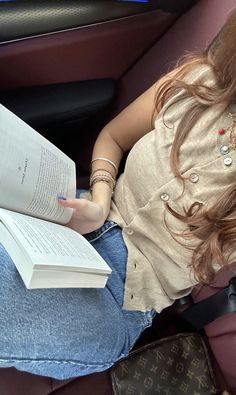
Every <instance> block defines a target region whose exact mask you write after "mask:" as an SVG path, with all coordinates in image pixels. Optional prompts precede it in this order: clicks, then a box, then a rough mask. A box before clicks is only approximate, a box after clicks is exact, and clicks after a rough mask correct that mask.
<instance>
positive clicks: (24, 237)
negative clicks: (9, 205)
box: [0, 209, 111, 274]
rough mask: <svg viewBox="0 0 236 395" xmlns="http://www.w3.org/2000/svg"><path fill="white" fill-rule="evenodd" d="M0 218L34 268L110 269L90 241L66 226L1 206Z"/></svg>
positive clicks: (97, 270) (97, 271) (98, 271)
mask: <svg viewBox="0 0 236 395" xmlns="http://www.w3.org/2000/svg"><path fill="white" fill-rule="evenodd" d="M0 220H1V221H2V222H3V223H4V225H5V226H6V228H7V229H8V231H9V232H10V234H11V235H12V236H13V237H14V239H15V241H16V242H17V243H18V245H20V246H21V248H22V250H24V253H25V254H27V256H28V257H29V258H30V260H31V261H32V264H33V266H34V268H35V269H40V268H42V269H43V270H47V268H48V269H52V268H54V269H56V270H66V271H69V270H76V271H83V272H93V273H101V274H102V273H104V274H108V273H110V272H111V269H110V268H109V266H108V265H107V263H106V262H105V261H104V259H103V258H102V257H101V256H100V255H99V254H98V253H97V251H96V250H95V249H94V248H93V247H92V246H91V244H90V243H89V242H88V241H87V240H86V239H85V238H84V237H83V236H81V235H80V234H79V233H77V232H75V231H74V230H72V229H70V228H67V227H65V226H62V225H59V224H55V223H52V222H48V221H44V220H41V219H38V218H34V217H29V216H27V215H23V214H19V213H16V212H12V211H8V210H5V209H0ZM0 242H1V234H0Z"/></svg>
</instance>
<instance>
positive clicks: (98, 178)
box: [90, 176, 115, 193]
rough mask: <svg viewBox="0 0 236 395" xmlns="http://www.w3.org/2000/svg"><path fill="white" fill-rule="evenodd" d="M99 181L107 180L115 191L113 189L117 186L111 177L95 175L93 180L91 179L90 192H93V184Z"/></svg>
mask: <svg viewBox="0 0 236 395" xmlns="http://www.w3.org/2000/svg"><path fill="white" fill-rule="evenodd" d="M97 182H105V183H106V184H107V185H108V186H109V187H110V188H111V191H112V193H113V190H114V186H115V185H114V184H113V183H112V182H111V179H109V178H105V177H102V176H98V177H94V178H93V180H92V181H90V192H92V190H93V186H94V184H96V183H97Z"/></svg>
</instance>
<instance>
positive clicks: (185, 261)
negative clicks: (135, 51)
mask: <svg viewBox="0 0 236 395" xmlns="http://www.w3.org/2000/svg"><path fill="white" fill-rule="evenodd" d="M235 30H236V11H234V12H233V13H232V14H231V16H230V17H229V19H228V20H227V22H226V24H225V26H224V27H223V29H222V30H221V32H220V34H219V35H218V36H217V37H216V39H215V40H214V42H213V43H212V44H211V46H210V48H209V49H208V50H207V51H206V53H203V54H199V55H195V56H192V57H190V58H188V59H186V60H185V62H184V63H183V64H182V65H181V66H178V67H177V68H176V69H175V70H173V71H172V72H170V73H169V74H167V75H166V76H165V77H163V78H162V79H161V80H159V81H158V82H157V83H156V84H154V86H152V87H151V88H150V89H149V90H148V91H146V92H145V93H144V94H143V95H141V96H140V97H139V98H138V99H137V100H135V101H134V102H133V103H132V104H131V105H130V106H128V107H127V108H126V109H125V110H124V111H122V113H121V114H119V115H118V116H117V117H116V118H115V119H114V120H113V121H112V122H110V123H109V124H108V125H107V126H106V127H105V128H104V129H103V130H102V132H101V133H100V135H99V137H98V139H97V141H96V144H95V147H94V150H93V156H92V162H91V167H92V173H91V200H87V199H85V198H82V196H81V197H80V199H74V200H60V204H62V205H64V206H68V207H72V208H73V209H74V212H73V217H72V220H71V221H70V223H69V224H68V226H70V227H71V228H73V229H75V230H77V231H78V232H80V233H82V234H85V235H86V237H87V239H88V240H89V241H90V242H91V243H92V245H93V246H94V248H96V249H97V251H98V252H99V253H100V254H101V255H102V256H103V258H104V259H105V260H106V261H107V262H108V264H109V265H110V266H111V268H112V274H111V276H110V278H109V280H108V282H107V286H106V288H104V289H46V290H31V291H27V290H26V289H25V287H24V285H23V283H22V281H21V279H20V278H19V275H18V273H17V272H16V269H15V266H14V264H13V263H12V261H11V259H10V258H9V257H8V255H7V253H6V252H5V250H4V249H3V248H2V249H1V266H0V268H1V269H0V270H1V289H0V294H1V295H0V297H1V307H0V309H1V311H0V314H1V315H0V316H1V320H0V323H1V324H0V325H1V327H0V331H1V332H0V333H1V357H0V366H2V367H7V366H8V367H9V366H15V367H16V368H18V369H20V370H26V371H28V372H32V373H36V374H41V375H45V376H51V377H54V378H58V379H65V378H70V377H74V376H79V375H85V374H89V373H92V372H96V371H101V370H105V369H107V368H108V367H110V366H111V365H112V364H113V363H114V362H115V361H117V360H118V359H119V358H121V357H123V356H125V355H127V354H128V352H129V350H130V349H131V348H132V346H133V345H134V343H135V341H136V339H137V338H138V337H139V335H140V334H141V333H142V331H143V330H144V329H145V328H146V327H147V326H150V325H151V322H152V319H153V317H154V315H155V314H156V312H160V311H161V310H162V309H163V308H165V307H167V306H169V305H170V304H172V303H173V302H174V300H175V299H177V298H179V297H181V296H183V295H186V294H188V293H189V292H190V291H191V288H192V286H193V285H194V284H196V282H198V281H199V280H200V281H211V280H212V278H213V276H214V272H215V270H218V268H219V266H220V265H223V264H227V263H229V262H231V261H232V260H233V259H234V258H235V257H234V250H233V244H234V242H235V240H236V232H235V231H236V216H235V204H236V203H235V202H236V182H235V175H236V170H235V169H236V167H235V164H236V152H235V135H236V134H235V133H236V127H235V124H236V118H235V116H234V113H235V112H236V103H235V98H236V68H235V64H236V45H235V39H234V37H235ZM131 148H132V149H131ZM129 149H131V151H130V153H129V156H128V159H127V162H126V167H125V171H124V174H122V175H121V176H120V177H119V179H118V181H117V183H116V186H115V179H116V175H117V171H118V167H119V163H120V160H121V158H122V155H123V153H124V152H125V151H127V150H129ZM113 191H114V194H113V196H112V193H113Z"/></svg>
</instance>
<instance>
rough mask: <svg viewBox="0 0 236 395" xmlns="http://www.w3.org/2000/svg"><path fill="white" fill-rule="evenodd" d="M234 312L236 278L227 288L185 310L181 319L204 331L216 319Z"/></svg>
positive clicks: (235, 304) (235, 307) (235, 308)
mask: <svg viewBox="0 0 236 395" xmlns="http://www.w3.org/2000/svg"><path fill="white" fill-rule="evenodd" d="M233 312H234V313H235V312H236V277H232V278H231V280H230V281H229V285H228V286H227V287H225V288H223V289H222V290H220V291H218V292H216V293H215V294H214V295H212V296H209V298H206V299H204V300H202V301H200V302H197V303H195V304H193V305H192V306H191V307H189V308H187V309H186V310H184V311H183V312H182V313H181V317H183V318H184V319H185V320H186V321H188V322H190V324H192V325H193V326H194V327H195V328H196V329H202V328H203V327H204V326H205V325H207V324H209V323H210V322H212V321H214V320H215V319H216V318H218V317H221V316H222V315H224V314H228V313H233Z"/></svg>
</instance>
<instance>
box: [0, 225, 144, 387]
mask: <svg viewBox="0 0 236 395" xmlns="http://www.w3.org/2000/svg"><path fill="white" fill-rule="evenodd" d="M111 225H112V224H110V225H109V226H107V228H106V229H105V232H103V234H100V235H98V233H99V232H98V233H96V234H95V236H96V235H98V236H97V238H96V237H95V239H96V240H94V241H92V244H93V245H94V247H95V248H96V249H97V250H98V252H99V253H100V254H101V255H102V256H103V257H104V259H105V260H106V261H107V262H108V264H110V265H111V266H112V268H113V271H112V274H111V276H110V278H109V280H108V283H107V286H106V287H105V288H104V289H44V290H27V289H26V288H25V286H24V284H23V282H22V280H21V278H20V276H19V275H18V272H17V270H16V268H15V265H14V264H13V262H12V260H11V259H10V258H9V256H8V255H7V253H6V251H5V250H4V248H3V247H0V278H1V286H0V298H1V304H0V340H1V355H0V366H2V367H4V366H15V367H16V368H18V369H20V370H26V371H29V372H32V373H36V374H40V375H45V376H51V377H55V378H58V379H64V378H69V377H74V376H79V375H84V374H89V373H92V372H95V371H101V370H105V369H107V368H108V367H110V366H111V365H112V364H113V363H114V362H115V361H116V360H117V359H119V358H121V357H122V356H124V355H126V354H127V353H128V351H129V349H130V347H132V345H133V343H134V342H135V340H136V338H137V337H138V336H139V334H140V333H141V332H142V330H143V329H144V328H145V327H146V326H147V325H149V323H150V317H149V316H148V317H147V316H146V315H145V314H143V313H140V312H124V311H123V310H122V308H121V307H122V301H123V287H124V277H125V266H126V259H127V251H126V247H125V246H124V243H123V244H122V236H121V232H120V229H119V228H118V227H115V226H114V227H112V226H111ZM90 236H91V235H90ZM118 243H119V246H118ZM114 246H116V247H118V248H115V249H114Z"/></svg>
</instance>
